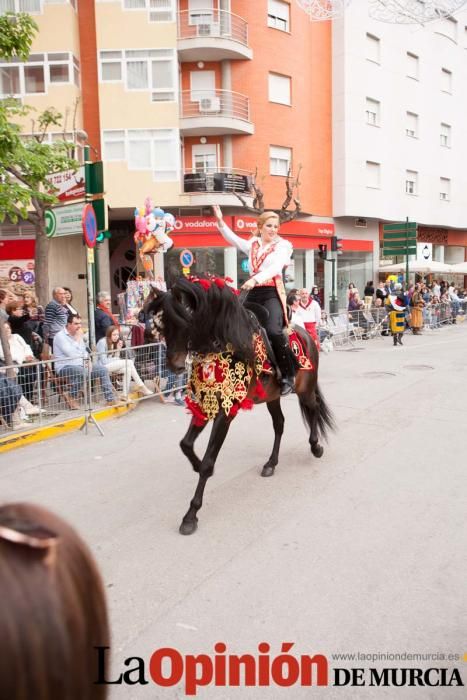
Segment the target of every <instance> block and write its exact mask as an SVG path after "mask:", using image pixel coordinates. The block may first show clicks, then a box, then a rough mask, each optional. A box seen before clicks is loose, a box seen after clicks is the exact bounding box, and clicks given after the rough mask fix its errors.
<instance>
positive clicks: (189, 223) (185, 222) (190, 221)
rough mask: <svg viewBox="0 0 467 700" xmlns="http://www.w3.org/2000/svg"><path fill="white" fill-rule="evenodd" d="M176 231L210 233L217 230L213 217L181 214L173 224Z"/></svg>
mask: <svg viewBox="0 0 467 700" xmlns="http://www.w3.org/2000/svg"><path fill="white" fill-rule="evenodd" d="M174 229H175V231H177V233H189V232H190V231H193V232H198V233H210V232H211V231H217V222H216V219H215V218H214V217H210V216H209V217H204V218H200V217H197V216H181V217H180V218H179V219H176V220H175V225H174Z"/></svg>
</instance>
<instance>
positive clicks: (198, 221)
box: [173, 216, 334, 237]
mask: <svg viewBox="0 0 467 700" xmlns="http://www.w3.org/2000/svg"><path fill="white" fill-rule="evenodd" d="M224 221H225V223H226V224H227V226H229V228H231V229H232V231H235V232H236V233H240V234H246V235H249V234H251V233H253V232H254V231H256V218H255V217H253V216H224ZM281 231H282V232H283V233H285V234H297V235H302V236H319V237H326V236H333V235H334V224H333V223H318V222H316V223H315V222H311V221H288V222H287V223H285V224H282V226H281ZM173 233H218V229H217V221H216V218H215V217H214V216H180V217H178V218H177V219H176V220H175V226H174V231H173Z"/></svg>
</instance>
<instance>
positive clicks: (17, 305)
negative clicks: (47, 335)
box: [5, 301, 23, 316]
mask: <svg viewBox="0 0 467 700" xmlns="http://www.w3.org/2000/svg"><path fill="white" fill-rule="evenodd" d="M22 308H23V302H22V301H10V303H9V304H7V305H6V307H5V311H6V312H7V314H8V316H11V314H12V313H13V311H17V310H18V309H22Z"/></svg>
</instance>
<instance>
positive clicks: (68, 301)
mask: <svg viewBox="0 0 467 700" xmlns="http://www.w3.org/2000/svg"><path fill="white" fill-rule="evenodd" d="M63 289H64V290H65V306H66V308H67V309H68V311H69V313H70V314H77V313H78V311H77V310H76V309H75V307H74V306H73V305H72V303H71V302H72V301H73V293H72V291H71V289H70V288H69V287H63Z"/></svg>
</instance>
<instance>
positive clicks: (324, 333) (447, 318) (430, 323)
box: [319, 300, 467, 350]
mask: <svg viewBox="0 0 467 700" xmlns="http://www.w3.org/2000/svg"><path fill="white" fill-rule="evenodd" d="M410 314H411V307H407V309H406V330H409V331H410ZM422 315H423V328H424V329H426V330H437V329H440V328H442V327H443V326H444V325H451V324H456V323H462V322H463V321H464V319H465V317H466V315H467V300H461V301H459V302H457V301H450V302H442V303H438V304H426V306H424V307H423V309H422ZM389 334H390V331H389V318H388V313H387V309H386V308H384V307H372V308H371V309H361V310H358V311H341V312H339V313H338V314H329V315H328V316H327V320H326V322H325V324H324V325H321V326H320V327H319V336H320V342H321V344H322V343H323V340H325V339H327V340H330V341H331V343H332V347H333V349H337V350H339V349H348V347H356V346H361V345H362V342H361V341H365V340H371V339H374V338H381V337H385V336H387V335H389ZM325 349H326V345H325Z"/></svg>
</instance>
